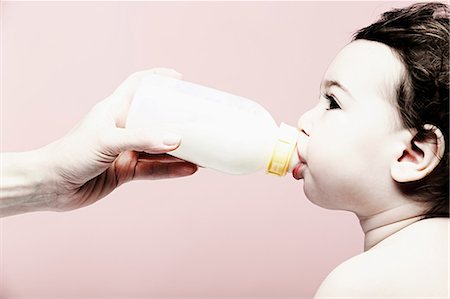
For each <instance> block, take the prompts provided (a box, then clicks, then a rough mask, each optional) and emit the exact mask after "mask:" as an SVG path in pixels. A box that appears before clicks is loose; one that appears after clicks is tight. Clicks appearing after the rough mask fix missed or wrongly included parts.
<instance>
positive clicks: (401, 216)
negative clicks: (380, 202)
mask: <svg viewBox="0 0 450 299" xmlns="http://www.w3.org/2000/svg"><path fill="white" fill-rule="evenodd" d="M423 211H424V208H423V206H421V205H419V204H414V203H412V204H405V205H401V206H398V207H395V208H392V209H389V210H386V211H383V212H381V213H378V214H375V215H372V216H366V217H362V216H358V218H359V222H360V224H361V228H362V230H363V232H364V234H365V238H364V251H367V250H369V249H371V248H372V247H374V246H375V245H377V244H378V243H380V242H381V241H383V240H384V239H386V238H388V237H390V236H392V235H394V234H395V233H397V232H398V231H400V230H402V229H404V228H405V227H407V226H409V225H411V224H413V223H415V222H417V221H419V220H421V219H423V216H422V215H423Z"/></svg>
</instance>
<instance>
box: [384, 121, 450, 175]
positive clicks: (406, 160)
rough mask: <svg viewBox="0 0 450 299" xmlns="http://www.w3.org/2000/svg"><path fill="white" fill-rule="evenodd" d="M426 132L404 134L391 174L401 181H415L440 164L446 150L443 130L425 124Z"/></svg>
mask: <svg viewBox="0 0 450 299" xmlns="http://www.w3.org/2000/svg"><path fill="white" fill-rule="evenodd" d="M423 129H424V130H425V132H424V133H419V134H420V135H419V134H418V133H417V132H415V133H411V132H410V131H408V133H406V131H405V134H404V135H403V137H402V141H401V142H400V146H399V147H398V153H397V159H396V161H393V162H392V165H391V176H392V178H393V179H394V180H395V181H397V182H399V183H405V182H413V181H417V180H420V179H423V178H424V177H426V176H427V175H428V174H429V173H431V172H432V171H433V169H434V168H435V167H436V166H437V165H438V164H439V161H440V160H441V159H442V156H443V155H444V151H445V140H444V135H442V132H441V130H439V129H438V128H437V127H435V126H433V125H429V124H426V125H424V126H423Z"/></svg>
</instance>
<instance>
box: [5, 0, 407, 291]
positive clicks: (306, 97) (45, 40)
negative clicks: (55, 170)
mask: <svg viewBox="0 0 450 299" xmlns="http://www.w3.org/2000/svg"><path fill="white" fill-rule="evenodd" d="M408 4H409V2H397V3H394V2H367V3H363V2H279V3H276V2H231V3H226V2H197V3H195V2H194V3H193V2H165V3H161V2H134V3H133V2H78V3H74V2H59V3H58V2H3V3H2V9H1V18H2V44H1V50H2V61H1V72H2V73H1V83H2V87H3V88H2V93H1V96H2V115H1V116H2V124H1V125H2V128H1V130H2V144H1V146H2V147H1V150H2V151H3V152H4V151H24V150H30V149H34V148H37V147H40V146H42V145H44V144H46V143H49V142H50V141H52V140H54V139H57V138H59V137H60V136H62V135H63V134H65V133H66V132H67V131H68V130H69V129H70V128H71V127H72V126H74V125H75V123H76V122H77V121H78V120H79V119H81V118H82V116H83V115H84V114H85V113H87V111H88V110H89V109H90V107H92V106H93V105H94V104H95V103H96V102H97V101H99V100H101V99H103V98H104V97H106V96H107V95H109V94H110V93H111V92H112V91H113V90H114V89H115V87H116V86H118V84H119V83H120V82H122V81H123V80H124V79H125V78H126V77H127V76H128V75H129V74H131V73H133V72H135V71H138V70H142V69H147V68H151V67H156V66H166V67H172V68H175V69H177V70H178V71H179V72H181V73H183V74H184V76H185V79H186V80H189V81H193V82H197V83H201V84H204V85H207V86H211V87H215V88H218V89H222V90H225V91H228V92H231V93H235V94H238V95H241V96H244V97H248V98H250V99H253V100H255V101H257V102H259V103H261V104H262V105H263V106H265V107H266V108H267V109H268V110H269V111H270V112H271V113H272V114H273V116H274V117H275V119H276V120H277V122H281V121H284V122H287V123H290V124H294V125H295V124H296V122H297V119H298V117H299V116H300V115H301V114H302V113H303V112H305V111H306V110H308V109H309V108H311V107H312V106H313V105H315V102H316V100H317V97H318V92H319V83H320V80H321V77H322V75H323V73H324V71H325V70H326V67H327V65H328V64H329V62H330V61H331V60H332V59H333V57H334V55H335V54H336V53H337V51H338V50H339V49H340V48H341V47H342V46H344V45H345V44H346V43H347V42H349V40H350V38H351V35H352V33H353V32H354V31H355V30H356V29H358V28H360V27H362V26H365V25H368V24H370V23H371V22H373V21H374V20H375V19H376V18H377V16H378V15H379V14H380V13H381V12H383V11H385V10H388V9H390V8H392V7H401V6H406V5H408ZM362 250H363V234H362V232H361V229H360V227H359V224H358V221H357V219H356V217H355V216H353V215H352V214H350V213H347V212H340V211H327V210H324V209H322V208H319V207H317V206H314V205H312V204H311V203H310V202H309V201H308V200H307V199H306V198H305V196H304V194H303V192H302V182H297V181H295V180H293V179H292V178H291V177H290V176H289V177H286V178H282V179H277V178H274V177H271V176H266V175H265V174H263V173H258V174H254V175H248V176H228V175H224V174H221V173H218V172H214V171H211V170H207V169H201V170H200V171H199V172H198V173H197V174H196V175H195V176H192V177H188V178H181V179H175V180H163V181H146V182H144V181H139V182H132V183H129V184H127V185H124V186H122V187H120V188H119V189H117V190H116V191H115V192H114V193H113V194H111V195H110V196H108V197H107V198H105V199H104V200H101V201H100V202H98V203H96V204H94V205H92V206H90V207H87V208H84V209H80V210H76V211H73V212H67V213H51V212H40V213H31V214H25V215H20V216H13V217H9V218H4V219H2V220H1V261H0V262H1V282H2V285H1V294H2V295H3V298H15V297H30V298H31V297H39V296H40V297H45V298H49V297H57V298H68V297H72V298H80V297H92V298H93V297H108V298H112V297H123V298H124V297H125V298H132V297H138V296H144V297H147V298H162V297H169V296H174V297H176V296H179V297H188V296H191V297H197V298H198V297H207V298H213V297H259V296H261V297H262V296H264V297H273V298H280V297H283V296H285V297H294V298H311V297H312V296H313V294H314V293H315V291H316V289H317V287H318V286H319V285H320V283H321V281H322V280H323V279H324V278H325V277H326V275H327V274H328V273H329V272H330V271H331V270H332V269H333V268H334V267H335V266H337V265H338V264H339V263H341V262H343V261H344V260H346V259H348V258H349V257H351V256H354V255H356V254H358V253H360V252H362Z"/></svg>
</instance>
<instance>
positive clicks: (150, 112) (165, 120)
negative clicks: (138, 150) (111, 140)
mask: <svg viewBox="0 0 450 299" xmlns="http://www.w3.org/2000/svg"><path fill="white" fill-rule="evenodd" d="M126 127H127V128H145V129H149V130H152V129H153V130H164V131H168V132H173V133H176V134H178V135H180V136H181V145H180V147H179V148H177V149H176V150H174V151H172V152H170V155H172V156H175V157H178V158H180V159H183V160H186V161H190V162H192V163H195V164H197V165H199V166H203V167H207V168H212V169H215V170H219V171H222V172H225V173H228V174H249V173H252V172H256V171H259V170H265V171H266V172H267V173H273V174H276V175H279V176H283V175H285V174H286V173H287V172H291V171H292V169H293V168H294V166H295V165H296V164H297V163H298V162H299V160H298V156H297V153H296V143H297V139H298V134H299V132H298V130H297V129H296V128H294V127H292V126H288V125H286V124H283V123H282V124H281V126H280V127H278V126H277V124H276V123H275V121H274V119H273V118H272V116H271V115H270V114H269V113H268V112H267V111H266V110H265V109H264V108H263V107H262V106H260V105H259V104H257V103H255V102H253V101H251V100H248V99H246V98H243V97H239V96H235V95H232V94H229V93H225V92H222V91H219V90H215V89H212V88H208V87H204V86H201V85H197V84H193V83H189V82H186V81H182V80H178V79H174V78H170V77H165V76H159V75H149V76H147V77H145V78H144V79H143V80H142V81H141V83H140V85H139V86H138V88H137V90H136V93H135V95H134V99H133V101H132V104H131V107H130V109H129V112H128V117H127V123H126Z"/></svg>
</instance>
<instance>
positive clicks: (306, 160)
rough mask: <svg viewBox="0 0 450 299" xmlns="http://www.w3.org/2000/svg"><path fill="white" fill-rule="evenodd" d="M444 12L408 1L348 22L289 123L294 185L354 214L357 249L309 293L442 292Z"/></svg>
mask: <svg viewBox="0 0 450 299" xmlns="http://www.w3.org/2000/svg"><path fill="white" fill-rule="evenodd" d="M448 64H449V9H448V7H447V6H446V5H445V4H442V3H425V4H424V3H421V4H414V5H412V6H410V7H407V8H403V9H396V10H392V11H389V12H386V13H384V14H383V15H382V17H381V19H380V20H378V21H377V22H376V23H374V24H372V25H370V26H368V27H366V28H363V29H361V30H359V31H358V32H357V33H356V34H355V36H354V38H353V41H352V42H351V43H349V44H348V45H347V46H346V47H344V48H343V49H342V50H341V51H340V52H339V54H338V55H337V56H336V58H335V59H334V61H333V62H332V63H331V65H330V66H329V68H328V70H327V71H326V73H325V75H324V78H323V81H322V83H321V87H320V91H321V96H320V100H319V103H318V104H317V105H316V106H315V107H314V108H313V109H311V110H310V111H308V112H307V113H305V114H304V115H303V116H302V117H301V118H300V120H299V122H298V126H299V129H300V130H301V136H300V141H299V146H298V147H299V148H298V152H299V154H300V153H301V160H302V162H301V163H302V166H301V169H300V171H298V172H295V173H294V176H295V177H296V178H297V179H301V178H303V180H304V187H303V188H304V192H305V194H306V196H307V197H308V199H309V200H311V201H312V202H313V203H315V204H317V205H319V206H321V207H324V208H328V209H337V210H347V211H351V212H353V213H355V214H356V215H357V217H358V219H359V221H360V224H361V227H362V229H363V231H364V234H365V252H364V253H362V254H360V255H358V256H356V257H354V258H352V259H350V260H348V261H346V262H344V263H343V264H341V265H340V266H338V267H337V268H336V269H335V270H334V271H332V272H331V274H329V276H328V277H327V278H326V279H325V281H324V282H323V283H322V285H321V286H320V288H319V290H318V292H317V294H316V298H330V297H333V298H368V297H370V298H383V297H384V298H385V297H390V298H394V297H395V298H412V297H414V298H436V297H439V298H444V297H445V298H447V296H448V284H449V276H448V266H449V260H448V255H449V250H448V230H449V218H448V217H449V207H448V204H449V193H448V191H449V185H448V180H449V178H448V139H449V136H448V126H449V118H448V112H449V106H448V98H449V89H448V87H449V72H448Z"/></svg>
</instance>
